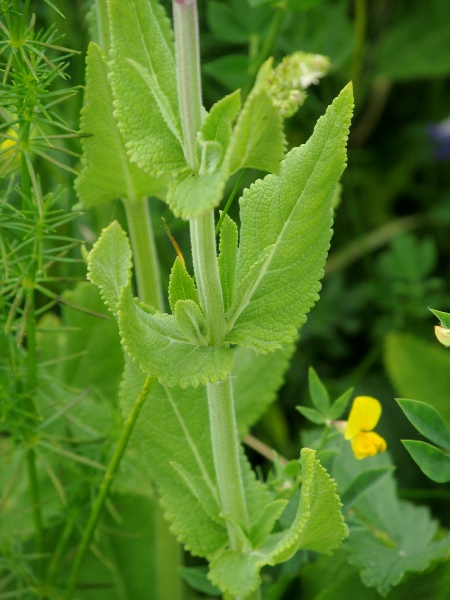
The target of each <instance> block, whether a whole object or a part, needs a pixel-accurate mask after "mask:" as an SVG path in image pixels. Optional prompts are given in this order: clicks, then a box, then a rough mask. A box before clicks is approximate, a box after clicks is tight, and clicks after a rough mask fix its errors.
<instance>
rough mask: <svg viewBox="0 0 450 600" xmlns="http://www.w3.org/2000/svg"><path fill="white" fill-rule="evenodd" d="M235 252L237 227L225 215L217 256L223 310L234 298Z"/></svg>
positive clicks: (227, 307)
mask: <svg viewBox="0 0 450 600" xmlns="http://www.w3.org/2000/svg"><path fill="white" fill-rule="evenodd" d="M237 252H238V228H237V225H236V223H235V222H234V221H233V219H231V218H230V217H229V216H228V215H225V218H224V220H223V222H222V225H221V227H220V241H219V258H218V259H217V262H218V265H219V276H220V283H221V286H222V296H223V305H224V310H225V312H226V311H228V309H229V308H230V306H231V304H232V302H233V299H234V284H235V278H236V260H237Z"/></svg>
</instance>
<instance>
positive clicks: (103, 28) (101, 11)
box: [95, 0, 111, 56]
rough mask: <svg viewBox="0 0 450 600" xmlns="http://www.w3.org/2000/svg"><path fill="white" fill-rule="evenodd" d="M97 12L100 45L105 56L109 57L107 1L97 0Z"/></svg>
mask: <svg viewBox="0 0 450 600" xmlns="http://www.w3.org/2000/svg"><path fill="white" fill-rule="evenodd" d="M95 12H96V14H97V33H98V43H99V45H100V46H101V48H102V49H103V52H104V53H105V56H109V47H110V41H111V39H110V34H109V22H108V6H107V2H106V0H95Z"/></svg>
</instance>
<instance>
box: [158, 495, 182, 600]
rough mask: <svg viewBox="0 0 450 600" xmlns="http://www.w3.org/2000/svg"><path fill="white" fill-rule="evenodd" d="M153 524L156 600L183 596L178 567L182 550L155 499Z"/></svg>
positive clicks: (173, 599)
mask: <svg viewBox="0 0 450 600" xmlns="http://www.w3.org/2000/svg"><path fill="white" fill-rule="evenodd" d="M153 525H154V534H155V552H156V553H157V558H156V569H157V571H156V576H155V579H156V581H155V588H156V590H157V596H156V597H157V598H158V600H177V599H181V598H184V591H183V582H182V581H181V578H180V574H179V572H178V567H179V566H180V565H181V564H182V550H181V546H180V544H179V543H178V542H177V540H176V538H175V536H174V535H173V534H172V533H171V532H170V531H169V524H168V523H167V521H166V519H165V518H164V513H163V509H162V508H161V506H160V505H159V502H158V501H157V500H156V499H155V502H154V513H153Z"/></svg>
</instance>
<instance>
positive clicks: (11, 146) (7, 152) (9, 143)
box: [0, 127, 21, 175]
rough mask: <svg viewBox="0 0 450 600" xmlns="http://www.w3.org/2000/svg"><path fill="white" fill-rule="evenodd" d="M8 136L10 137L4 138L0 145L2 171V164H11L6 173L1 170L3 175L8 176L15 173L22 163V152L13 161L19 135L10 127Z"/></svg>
mask: <svg viewBox="0 0 450 600" xmlns="http://www.w3.org/2000/svg"><path fill="white" fill-rule="evenodd" d="M6 135H8V136H9V137H5V138H3V141H2V142H1V143H0V169H1V166H2V164H4V163H5V162H8V163H9V164H8V167H7V169H6V170H5V172H1V170H0V172H1V174H2V175H6V174H8V173H10V172H11V171H14V169H18V168H19V167H20V161H21V157H20V152H18V153H17V154H16V156H15V157H14V159H12V155H13V153H14V152H15V151H16V146H17V140H18V137H19V136H18V135H17V132H16V131H15V130H14V129H13V128H12V127H10V128H9V129H8V131H7V132H6ZM1 139H2V138H0V140H1ZM11 159H12V160H11Z"/></svg>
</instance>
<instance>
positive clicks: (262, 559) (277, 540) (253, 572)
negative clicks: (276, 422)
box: [208, 448, 347, 597]
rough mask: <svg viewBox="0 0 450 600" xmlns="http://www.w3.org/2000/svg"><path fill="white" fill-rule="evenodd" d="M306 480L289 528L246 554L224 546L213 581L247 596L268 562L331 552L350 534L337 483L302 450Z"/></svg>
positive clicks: (215, 559)
mask: <svg viewBox="0 0 450 600" xmlns="http://www.w3.org/2000/svg"><path fill="white" fill-rule="evenodd" d="M301 464H302V472H303V483H302V488H301V494H300V502H299V506H298V510H297V515H296V517H295V519H294V522H293V523H292V525H291V527H290V528H289V529H287V530H286V531H282V532H280V533H276V534H272V535H270V536H269V537H267V538H266V540H265V542H264V543H263V544H262V545H261V546H260V547H259V548H257V549H256V550H253V551H251V552H249V553H247V554H243V553H237V552H234V551H233V550H229V549H221V550H219V551H218V552H217V554H216V555H215V556H214V557H213V559H212V561H211V565H210V567H211V569H210V572H209V574H208V578H209V579H210V581H211V582H212V583H213V584H214V585H216V586H217V587H219V588H220V589H221V590H222V591H223V592H225V593H226V594H229V595H230V596H238V597H239V596H241V597H246V596H248V595H249V594H251V593H252V592H253V591H254V590H256V589H257V588H258V587H259V585H260V584H261V578H260V576H259V572H260V570H261V569H262V567H264V566H265V565H276V564H278V563H281V562H285V561H287V560H289V559H290V558H291V557H292V556H293V555H294V554H295V552H297V551H298V550H299V549H300V548H304V549H308V550H314V551H316V552H323V553H326V554H329V553H330V552H331V551H332V550H334V549H335V548H337V547H338V546H339V544H340V543H341V542H342V540H343V539H344V538H345V537H346V535H347V527H346V525H345V523H344V519H343V517H342V514H341V511H340V508H341V503H340V501H339V496H338V495H337V493H336V484H335V482H334V481H333V480H332V479H331V478H330V476H329V475H328V473H327V472H326V471H325V469H324V468H323V467H322V465H321V464H320V462H319V461H318V460H317V459H316V458H315V452H314V450H310V449H309V448H304V449H303V450H302V452H301Z"/></svg>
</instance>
